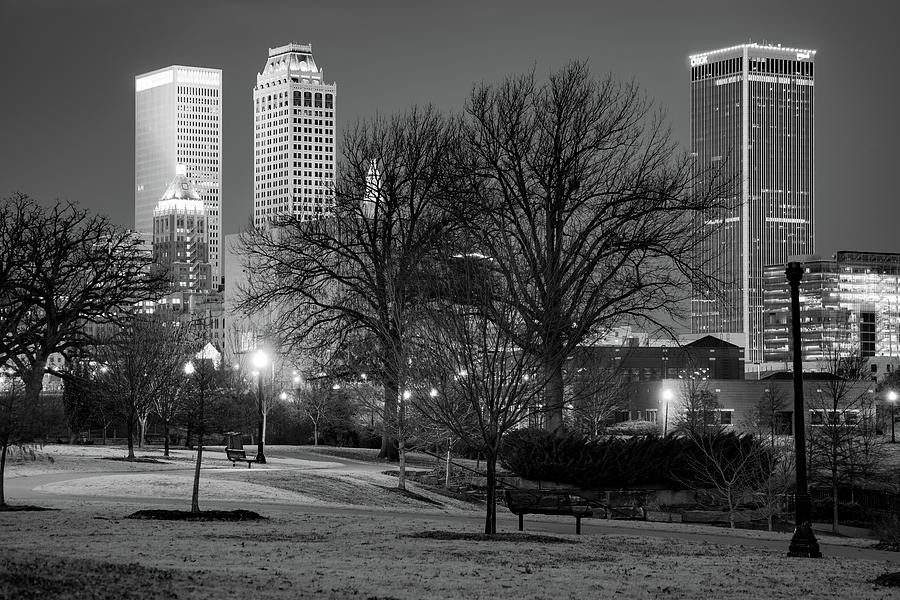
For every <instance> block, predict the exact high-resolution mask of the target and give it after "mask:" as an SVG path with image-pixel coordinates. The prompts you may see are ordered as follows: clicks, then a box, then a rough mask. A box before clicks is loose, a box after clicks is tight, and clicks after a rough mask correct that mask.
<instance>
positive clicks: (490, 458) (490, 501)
mask: <svg viewBox="0 0 900 600" xmlns="http://www.w3.org/2000/svg"><path fill="white" fill-rule="evenodd" d="M485 463H486V464H485V466H486V467H487V506H486V512H485V515H484V532H485V533H486V534H488V535H493V534H495V533H497V454H496V453H495V452H493V451H492V450H488V453H487V457H486V460H485Z"/></svg>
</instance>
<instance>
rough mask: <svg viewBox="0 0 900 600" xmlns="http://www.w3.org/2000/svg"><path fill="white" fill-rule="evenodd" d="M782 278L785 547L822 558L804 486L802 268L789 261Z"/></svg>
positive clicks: (792, 552) (802, 555) (789, 553)
mask: <svg viewBox="0 0 900 600" xmlns="http://www.w3.org/2000/svg"><path fill="white" fill-rule="evenodd" d="M784 275H785V277H786V278H787V280H788V285H789V286H790V292H791V358H792V359H793V363H794V461H795V467H794V471H795V474H796V477H797V492H796V494H795V496H794V513H795V515H794V523H795V529H794V535H793V537H792V538H791V543H790V546H788V556H801V557H806V558H822V552H821V550H820V549H819V542H818V540H816V535H815V533H813V529H812V501H811V500H810V497H809V490H808V489H807V486H806V483H807V482H806V476H807V473H806V425H805V423H804V418H803V413H804V411H805V410H806V405H805V404H804V402H803V346H802V345H801V343H800V280H801V279H803V266H802V265H801V264H800V263H799V262H789V263H788V264H787V269H785V271H784Z"/></svg>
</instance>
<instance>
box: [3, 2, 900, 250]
mask: <svg viewBox="0 0 900 600" xmlns="http://www.w3.org/2000/svg"><path fill="white" fill-rule="evenodd" d="M898 6H900V3H897V2H896V0H894V1H891V2H888V1H884V2H881V1H879V2H874V1H865V2H856V3H851V2H842V3H837V2H827V1H822V0H819V1H816V2H797V1H791V2H784V1H783V0H782V1H779V2H767V1H755V2H740V3H738V2H724V1H690V2H688V1H684V2H682V1H679V2H672V1H662V0H661V1H658V2H647V1H630V2H624V1H623V2H588V1H586V2H583V3H574V2H563V1H553V2H546V1H545V2H526V1H508V2H493V1H489V0H481V1H478V2H465V1H455V2H442V3H437V2H391V1H384V0H368V1H366V2H337V1H332V2H328V1H319V2H299V1H274V0H273V1H269V0H254V1H246V2H239V1H236V0H209V1H189V0H182V1H180V2H168V1H164V0H152V1H143V0H140V1H139V0H129V1H125V0H122V1H118V2H117V1H113V0H78V1H70V0H59V1H51V0H0V75H2V82H3V84H2V88H0V92H2V93H0V142H2V143H0V195H2V196H6V195H7V194H9V193H10V192H11V191H13V190H21V191H23V192H26V193H28V194H30V195H32V196H34V197H36V198H38V199H40V200H42V201H52V200H53V199H55V198H57V197H59V198H63V199H69V200H74V201H78V202H80V203H81V204H82V205H83V206H85V207H87V208H90V209H92V210H97V211H102V212H105V213H108V214H109V215H110V217H111V218H112V219H113V220H114V221H116V222H118V223H121V224H122V225H126V226H129V227H130V226H132V225H133V222H134V191H133V187H134V76H135V75H137V74H140V73H143V72H146V71H150V70H153V69H157V68H160V67H164V66H167V65H170V64H183V65H195V66H204V67H216V68H220V69H222V70H223V83H224V104H223V121H224V131H223V154H224V157H223V188H222V189H223V225H224V228H225V232H226V233H230V232H235V231H237V230H239V229H240V228H242V227H244V226H245V225H246V224H247V223H248V221H249V216H250V210H251V198H252V173H253V171H252V146H251V144H252V131H251V127H252V115H251V94H252V91H251V90H252V88H253V85H254V84H255V81H256V73H257V71H258V70H260V69H261V68H262V67H263V66H264V64H265V61H266V58H267V55H268V54H267V53H268V48H269V47H275V46H280V45H283V44H286V43H288V42H291V41H293V42H298V43H311V44H312V46H313V54H314V55H315V59H316V63H317V64H318V65H319V67H321V68H323V69H324V70H325V79H326V81H328V82H332V81H334V82H337V86H338V88H337V89H338V97H337V116H338V124H339V130H338V133H339V132H340V124H342V123H349V122H352V121H354V120H356V119H358V118H365V117H367V116H369V115H371V114H373V113H374V112H375V111H381V112H384V113H392V112H396V111H399V110H402V109H403V108H405V107H408V106H410V105H411V104H423V103H429V102H430V103H433V104H435V105H437V106H438V107H439V108H442V109H446V110H458V109H459V108H460V107H461V106H462V103H463V101H464V99H465V97H466V94H467V93H468V91H469V90H470V89H471V87H472V85H473V83H476V82H480V81H489V82H493V81H498V80H500V79H502V78H503V77H504V76H506V75H508V74H518V73H521V72H524V71H527V70H529V69H531V68H532V67H534V68H535V69H536V71H537V73H538V75H539V76H541V77H543V76H546V74H547V73H548V72H549V71H550V70H551V69H554V68H557V67H559V66H561V65H562V64H564V63H565V62H567V61H568V60H570V59H573V58H578V59H587V60H588V61H589V64H590V66H591V68H592V69H593V70H594V71H595V72H596V73H598V74H602V73H605V72H608V71H609V72H612V73H613V74H615V75H616V76H617V77H620V78H623V79H631V78H634V79H636V80H637V82H638V83H639V84H641V85H642V86H643V88H644V89H645V90H646V92H647V93H648V94H649V95H650V96H651V97H652V98H654V99H655V101H656V102H657V103H658V104H659V105H661V106H662V107H664V108H665V109H666V110H667V112H668V117H669V121H670V122H671V125H672V128H673V132H674V134H675V136H676V138H677V139H678V140H679V141H681V142H682V143H684V144H687V142H688V139H689V138H688V136H689V133H688V132H689V114H688V107H689V77H688V63H687V56H688V54H691V53H695V52H699V51H704V50H712V49H715V48H719V47H724V46H731V45H735V44H738V43H743V42H747V41H754V42H764V41H766V42H770V43H781V44H782V45H784V46H791V47H797V48H811V49H815V50H817V51H818V53H817V55H816V234H817V250H818V252H819V254H823V255H829V254H831V253H833V252H834V251H836V250H842V249H853V250H868V251H880V252H900V241H898V239H897V237H896V234H895V231H896V229H897V226H898V222H900V207H898V202H897V201H898V193H897V187H898V186H897V185H896V182H895V181H894V179H893V177H894V176H895V175H896V171H897V170H898V168H900V165H898V162H900V161H898V157H900V152H898V150H897V142H896V139H897V136H898V135H900V117H898V115H900V111H898V109H897V102H898V96H900V95H898V78H897V76H896V68H897V66H896V65H897V62H898V61H897V59H898V57H900V52H898V50H897V43H896V41H895V39H896V27H897V13H898V12H900V9H898V8H897V7H898ZM338 138H340V136H338Z"/></svg>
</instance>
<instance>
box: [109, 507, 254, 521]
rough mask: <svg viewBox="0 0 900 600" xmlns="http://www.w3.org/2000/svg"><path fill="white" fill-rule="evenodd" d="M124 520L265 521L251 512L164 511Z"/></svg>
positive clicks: (144, 512) (136, 514)
mask: <svg viewBox="0 0 900 600" xmlns="http://www.w3.org/2000/svg"><path fill="white" fill-rule="evenodd" d="M125 518H126V519H148V520H157V521H259V520H262V519H266V517H263V516H262V515H260V514H259V513H256V512H253V511H252V510H201V511H200V512H199V513H192V512H191V511H189V510H164V509H151V510H139V511H137V512H136V513H132V514H130V515H128V516H127V517H125Z"/></svg>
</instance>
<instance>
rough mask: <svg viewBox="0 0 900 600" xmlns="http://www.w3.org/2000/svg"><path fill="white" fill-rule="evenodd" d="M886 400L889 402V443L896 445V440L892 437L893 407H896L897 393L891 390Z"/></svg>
mask: <svg viewBox="0 0 900 600" xmlns="http://www.w3.org/2000/svg"><path fill="white" fill-rule="evenodd" d="M888 400H889V401H890V402H891V443H892V444H896V443H897V438H896V436H895V435H894V407H895V406H897V392H895V391H893V390H891V391H890V392H888Z"/></svg>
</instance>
